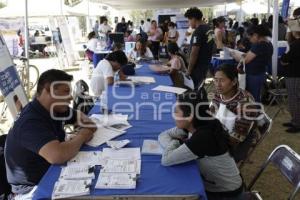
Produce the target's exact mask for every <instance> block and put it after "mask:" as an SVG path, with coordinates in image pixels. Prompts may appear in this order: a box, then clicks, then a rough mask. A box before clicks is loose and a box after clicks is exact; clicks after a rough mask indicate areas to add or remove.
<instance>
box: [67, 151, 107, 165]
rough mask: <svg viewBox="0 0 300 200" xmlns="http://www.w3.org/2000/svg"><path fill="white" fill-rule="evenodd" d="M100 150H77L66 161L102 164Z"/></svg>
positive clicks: (73, 163)
mask: <svg viewBox="0 0 300 200" xmlns="http://www.w3.org/2000/svg"><path fill="white" fill-rule="evenodd" d="M102 163H103V159H102V152H101V151H79V152H78V153H77V155H76V156H75V157H74V158H72V159H71V160H69V161H68V163H67V164H68V166H70V165H90V166H95V165H102Z"/></svg>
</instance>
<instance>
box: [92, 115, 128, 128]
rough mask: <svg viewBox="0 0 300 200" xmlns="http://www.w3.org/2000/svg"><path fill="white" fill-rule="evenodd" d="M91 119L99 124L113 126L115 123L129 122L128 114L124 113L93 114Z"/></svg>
mask: <svg viewBox="0 0 300 200" xmlns="http://www.w3.org/2000/svg"><path fill="white" fill-rule="evenodd" d="M90 119H91V120H93V122H95V123H96V124H97V126H98V125H99V126H111V125H114V124H128V122H127V120H128V115H122V114H109V115H102V114H93V115H91V116H90Z"/></svg>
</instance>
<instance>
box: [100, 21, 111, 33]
mask: <svg viewBox="0 0 300 200" xmlns="http://www.w3.org/2000/svg"><path fill="white" fill-rule="evenodd" d="M111 30H112V27H111V26H109V25H108V23H107V19H104V20H103V23H101V24H100V26H99V32H100V33H104V34H107V33H108V32H109V31H111Z"/></svg>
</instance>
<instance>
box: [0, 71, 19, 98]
mask: <svg viewBox="0 0 300 200" xmlns="http://www.w3.org/2000/svg"><path fill="white" fill-rule="evenodd" d="M20 84H21V83H20V80H19V76H18V72H17V70H16V69H15V67H14V66H10V67H8V68H6V69H5V70H3V71H0V90H1V92H2V94H3V95H4V96H5V97H6V96H7V95H8V94H9V93H11V92H13V91H14V90H15V88H16V87H18V86H19V85H20Z"/></svg>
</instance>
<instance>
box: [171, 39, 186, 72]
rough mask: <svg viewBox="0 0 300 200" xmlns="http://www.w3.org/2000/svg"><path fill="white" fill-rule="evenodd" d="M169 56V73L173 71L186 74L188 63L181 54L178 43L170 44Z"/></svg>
mask: <svg viewBox="0 0 300 200" xmlns="http://www.w3.org/2000/svg"><path fill="white" fill-rule="evenodd" d="M167 50H168V54H169V56H170V60H169V62H168V63H167V66H168V67H169V68H170V71H169V73H172V72H173V71H179V72H183V73H186V72H187V68H186V65H187V61H186V60H185V58H184V56H183V55H181V54H180V53H179V47H178V45H177V43H175V42H170V43H169V44H168V46H167Z"/></svg>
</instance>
